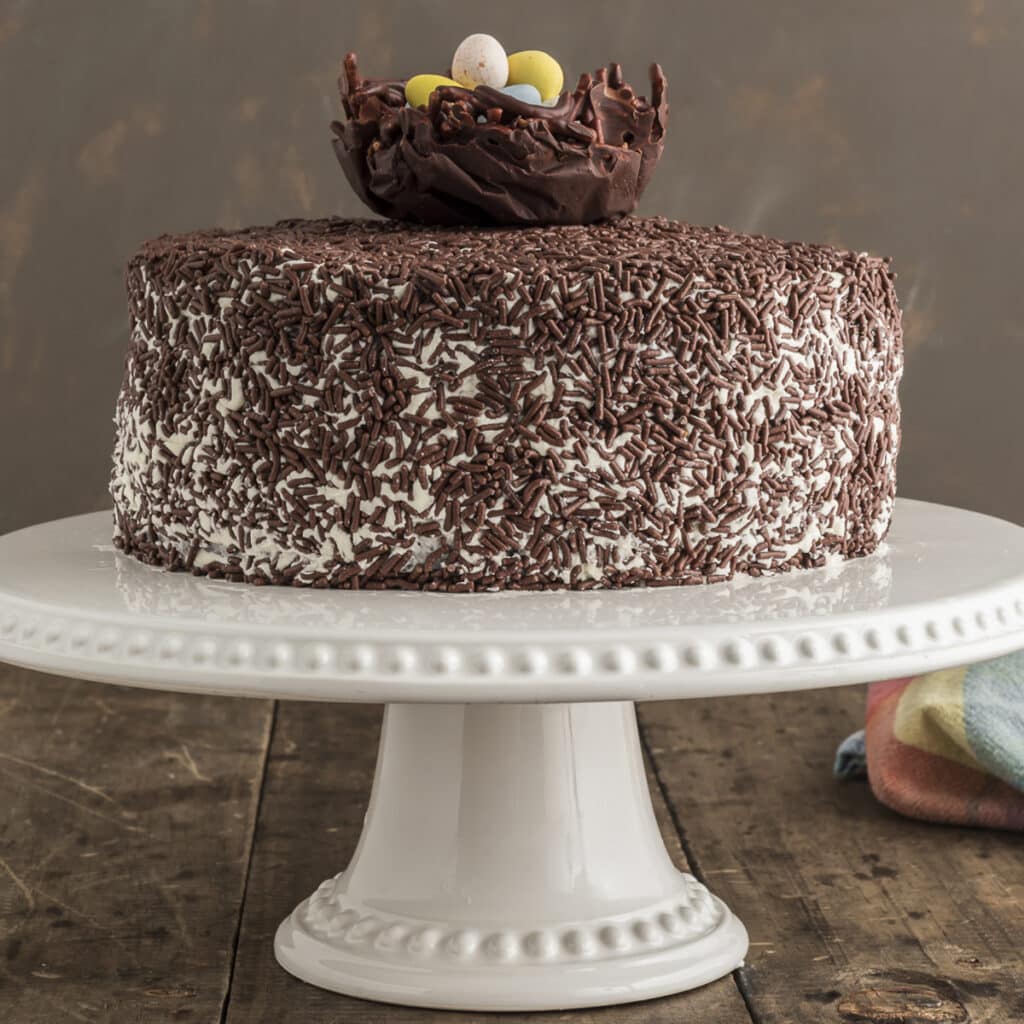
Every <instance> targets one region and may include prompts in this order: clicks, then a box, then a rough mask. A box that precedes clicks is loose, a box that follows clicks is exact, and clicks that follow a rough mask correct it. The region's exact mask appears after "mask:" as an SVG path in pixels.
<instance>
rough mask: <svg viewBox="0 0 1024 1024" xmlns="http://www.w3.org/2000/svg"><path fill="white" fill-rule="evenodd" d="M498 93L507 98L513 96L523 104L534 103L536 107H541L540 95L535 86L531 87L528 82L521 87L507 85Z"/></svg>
mask: <svg viewBox="0 0 1024 1024" xmlns="http://www.w3.org/2000/svg"><path fill="white" fill-rule="evenodd" d="M498 92H503V93H504V94H505V95H506V96H511V97H512V98H513V99H517V100H519V101H520V102H521V103H532V104H533V105H534V106H535V107H539V106H540V93H539V92H538V91H537V87H536V86H535V85H530V84H529V83H528V82H523V83H522V84H521V85H506V86H505V88H504V89H499V90H498Z"/></svg>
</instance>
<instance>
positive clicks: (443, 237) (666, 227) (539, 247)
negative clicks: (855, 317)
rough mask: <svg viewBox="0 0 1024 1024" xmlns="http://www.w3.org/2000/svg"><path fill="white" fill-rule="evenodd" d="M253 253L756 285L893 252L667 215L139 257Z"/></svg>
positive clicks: (855, 269)
mask: <svg viewBox="0 0 1024 1024" xmlns="http://www.w3.org/2000/svg"><path fill="white" fill-rule="evenodd" d="M194 253H205V254H209V255H211V256H214V257H221V256H228V255H230V254H235V255H236V256H241V255H243V254H245V253H248V254H253V255H254V256H255V258H256V259H258V260H259V262H261V263H263V264H280V263H283V262H287V263H289V264H290V265H292V267H293V268H294V269H297V270H299V269H303V268H302V264H303V263H304V262H305V263H308V264H310V265H311V266H313V265H315V266H323V267H325V268H326V269H327V270H328V271H340V270H342V269H350V268H352V267H353V266H356V267H357V268H359V269H360V270H371V271H375V272H377V273H379V275H380V276H381V277H382V278H392V279H398V280H405V279H408V278H410V277H414V276H415V275H416V274H420V275H421V276H423V277H424V280H425V281H427V280H429V278H430V277H431V276H434V277H441V278H447V277H448V276H450V275H451V274H452V272H453V271H458V276H460V277H465V276H467V275H469V274H471V273H473V272H475V271H477V270H490V271H494V270H496V269H500V270H502V271H503V272H505V273H509V274H515V273H517V272H518V273H522V274H524V275H527V276H533V275H535V274H536V273H538V272H539V271H544V270H546V271H551V270H554V271H562V272H569V271H572V270H576V269H584V270H585V269H593V268H607V269H608V270H609V271H611V272H612V273H613V274H614V276H616V277H621V276H622V274H623V273H624V272H625V271H628V272H630V273H632V274H635V275H638V276H644V277H653V278H654V279H657V278H659V277H660V276H663V275H665V274H666V273H668V274H672V275H675V276H676V277H677V278H679V279H680V280H682V279H685V278H686V277H687V276H688V275H690V274H699V275H701V276H703V277H705V278H706V279H709V280H717V281H719V282H725V281H733V282H735V287H736V288H739V289H740V290H749V289H750V287H751V282H752V280H753V279H754V278H755V277H757V278H758V279H759V280H760V286H761V287H763V286H764V285H765V284H766V283H768V282H769V281H770V279H771V278H772V277H773V276H774V277H777V276H782V275H784V276H785V277H787V278H793V277H797V278H802V279H810V278H816V277H819V276H820V275H821V273H822V272H825V271H828V272H831V273H838V274H840V275H842V276H843V277H846V276H848V275H860V274H863V273H864V272H865V271H866V270H880V269H887V264H888V260H886V259H882V258H879V257H875V256H870V255H868V254H866V253H856V252H852V251H850V250H846V249H837V248H834V247H832V246H829V245H814V244H809V243H804V242H783V241H779V240H778V239H774V238H768V237H766V236H764V235H746V234H740V233H738V232H734V231H730V230H728V229H727V228H723V227H713V228H708V227H697V226H694V225H691V224H685V223H682V222H679V221H672V220H667V219H665V218H663V217H625V218H622V219H620V220H617V221H614V222H611V223H602V224H591V225H587V226H561V227H544V228H492V229H488V230H480V229H475V228H429V227H417V226H410V225H401V224H396V223H393V222H390V221H381V220H341V219H331V220H286V221H281V222H280V223H278V224H274V225H270V226H264V227H251V228H243V229H240V230H221V229H215V230H209V231H195V232H190V233H186V234H181V235H162V236H160V237H159V238H155V239H153V240H151V241H148V242H146V243H145V244H144V245H143V246H142V248H141V249H140V250H139V253H138V255H137V256H136V260H142V261H145V262H153V261H161V262H164V263H167V262H181V263H183V264H186V263H189V256H190V255H192V254H194Z"/></svg>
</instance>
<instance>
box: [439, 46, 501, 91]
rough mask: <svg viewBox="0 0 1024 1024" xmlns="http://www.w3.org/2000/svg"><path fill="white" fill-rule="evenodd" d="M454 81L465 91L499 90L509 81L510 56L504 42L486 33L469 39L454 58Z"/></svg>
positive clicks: (458, 49) (459, 47)
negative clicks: (477, 89) (506, 51)
mask: <svg viewBox="0 0 1024 1024" xmlns="http://www.w3.org/2000/svg"><path fill="white" fill-rule="evenodd" d="M452 78H454V79H456V80H457V81H458V82H459V84H460V85H462V86H463V87H465V88H466V89H475V88H476V87H477V86H478V85H488V86H490V87H491V88H492V89H500V88H501V87H502V86H503V85H504V84H505V83H506V82H507V81H508V57H507V56H506V55H505V50H504V48H503V47H502V45H501V43H499V42H498V40H497V39H495V38H494V36H489V35H485V34H484V33H483V32H477V33H476V34H475V35H471V36H466V38H465V39H463V40H462V42H461V43H459V45H458V48H457V49H456V51H455V56H454V57H452Z"/></svg>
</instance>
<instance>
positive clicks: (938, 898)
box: [641, 687, 1024, 1024]
mask: <svg viewBox="0 0 1024 1024" xmlns="http://www.w3.org/2000/svg"><path fill="white" fill-rule="evenodd" d="M863 709H864V690H863V688H861V687H847V688H843V689H841V690H822V691H817V692H810V693H790V694H781V695H772V696H764V697H756V698H754V697H750V698H732V699H728V700H717V701H716V700H705V701H692V702H691V701H681V702H676V703H663V704H656V705H655V704H648V705H644V706H643V707H642V709H641V722H642V729H643V734H644V736H645V740H646V742H647V743H648V745H649V748H650V750H651V751H652V753H653V756H654V758H655V761H656V764H657V766H658V775H659V778H660V780H661V782H662V784H663V786H664V789H665V792H666V793H667V795H668V799H669V802H670V804H671V807H672V810H673V813H674V814H675V815H676V816H677V817H678V819H679V821H680V822H681V823H682V827H683V829H684V830H685V834H686V837H687V839H686V843H687V850H688V852H689V853H690V856H691V858H692V859H693V860H694V861H695V865H696V868H697V871H698V873H699V874H700V875H702V876H703V877H704V879H705V881H706V882H707V883H708V884H709V885H710V886H711V887H712V888H713V889H714V890H715V891H716V892H717V893H718V894H719V895H720V896H722V897H723V898H724V899H725V900H726V901H727V902H728V903H729V904H730V905H731V906H732V908H733V909H734V910H735V911H736V912H737V913H738V914H739V916H740V917H741V919H742V920H743V921H744V922H745V924H746V926H747V928H748V930H749V931H750V937H751V942H752V946H751V952H750V956H749V957H748V966H747V967H746V968H745V969H744V970H743V971H742V972H741V985H742V987H743V989H744V992H745V994H746V996H747V999H748V1002H749V1005H750V1006H751V1011H752V1014H753V1016H754V1019H755V1020H756V1021H758V1022H759V1024H775V1022H783V1021H785V1022H793V1021H798V1022H802V1021H808V1022H817V1021H821V1020H842V1021H888V1022H918V1021H921V1022H923V1021H961V1020H971V1021H975V1022H981V1021H992V1022H999V1024H1003V1022H1007V1021H1011V1020H1024V954H1022V950H1024V843H1022V840H1021V837H1020V835H1014V834H1010V833H999V832H987V831H978V830H970V829H960V828H950V827H944V826H937V825H931V824H927V823H922V822H916V821H912V820H909V819H906V818H902V817H900V816H898V815H896V814H893V813H892V812H890V811H888V810H886V809H885V808H884V807H882V806H881V805H879V804H878V803H877V802H876V801H875V800H874V798H873V797H872V795H871V792H870V790H869V788H868V786H867V785H866V784H865V783H851V782H845V783H844V782H838V781H835V780H833V779H832V777H831V774H830V767H831V762H832V754H833V751H834V749H835V745H836V743H837V742H838V741H839V740H840V739H841V738H842V737H843V736H845V735H846V734H847V733H849V732H851V731H853V730H854V729H856V728H859V727H860V726H861V725H862V723H863Z"/></svg>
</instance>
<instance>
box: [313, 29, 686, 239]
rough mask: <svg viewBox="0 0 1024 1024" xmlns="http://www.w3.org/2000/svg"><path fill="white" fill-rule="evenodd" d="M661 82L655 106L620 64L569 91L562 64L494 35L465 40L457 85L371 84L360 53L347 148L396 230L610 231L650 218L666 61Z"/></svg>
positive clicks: (346, 71)
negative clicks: (510, 49) (639, 207)
mask: <svg viewBox="0 0 1024 1024" xmlns="http://www.w3.org/2000/svg"><path fill="white" fill-rule="evenodd" d="M650 76H651V99H650V100H648V99H647V98H646V97H644V96H640V95H638V94H637V93H636V92H635V91H634V90H633V88H632V87H631V86H630V85H629V84H628V83H627V82H626V81H625V79H624V78H623V76H622V69H621V67H620V66H619V65H618V64H616V63H610V64H608V66H607V67H604V68H600V69H598V70H597V71H595V72H594V73H593V74H583V75H581V76H580V78H579V80H578V82H577V84H576V87H575V89H573V90H572V91H571V92H569V91H563V89H562V87H563V84H564V75H563V73H562V69H561V66H560V65H559V64H558V62H557V61H556V60H555V59H554V58H553V57H551V56H550V55H549V54H547V53H544V52H543V51H541V50H524V51H521V52H519V53H513V54H506V53H505V50H504V48H503V47H502V46H501V44H500V43H499V42H498V41H497V40H496V39H494V38H493V37H492V36H487V35H483V34H477V35H473V36H469V37H468V38H467V39H465V40H463V42H462V43H461V44H460V45H459V47H458V48H457V49H456V51H455V53H454V55H453V58H452V62H451V68H450V69H449V72H448V74H447V75H440V74H419V75H414V76H413V77H412V78H407V79H378V80H375V79H364V78H362V77H361V75H360V73H359V70H358V65H357V61H356V55H355V54H354V53H350V54H348V55H347V56H346V57H345V61H344V64H343V67H342V72H341V76H340V78H339V81H338V84H339V89H340V92H341V103H342V107H343V108H344V111H345V116H346V118H347V120H346V122H345V123H341V122H339V121H335V122H333V123H332V125H331V127H332V129H333V131H334V134H335V138H334V149H335V153H336V154H337V157H338V161H339V162H340V164H341V166H342V168H343V170H344V171H345V174H346V176H347V177H348V180H349V182H350V183H351V185H352V187H353V189H354V190H355V192H356V194H357V195H358V196H359V197H360V199H362V200H363V202H364V203H366V205H367V206H369V207H370V209H371V210H373V211H374V212H376V213H379V214H383V215H384V216H385V217H391V218H394V219H396V220H404V221H411V222H413V223H418V224H434V225H477V226H490V225H529V224H589V223H593V222H595V221H601V220H607V219H609V218H612V217H617V216H621V215H622V214H626V213H631V212H632V211H633V210H634V209H635V208H636V204H637V200H638V199H639V198H640V195H641V194H642V193H643V191H644V188H645V187H646V185H647V182H648V181H649V180H650V177H651V174H652V173H653V171H654V167H655V165H656V164H657V162H658V159H659V158H660V156H661V153H662V149H663V147H664V136H665V127H666V124H667V120H668V103H667V102H666V99H665V92H666V83H665V76H664V73H663V72H662V70H661V68H660V67H659V66H658V65H657V64H652V65H651V69H650Z"/></svg>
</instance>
